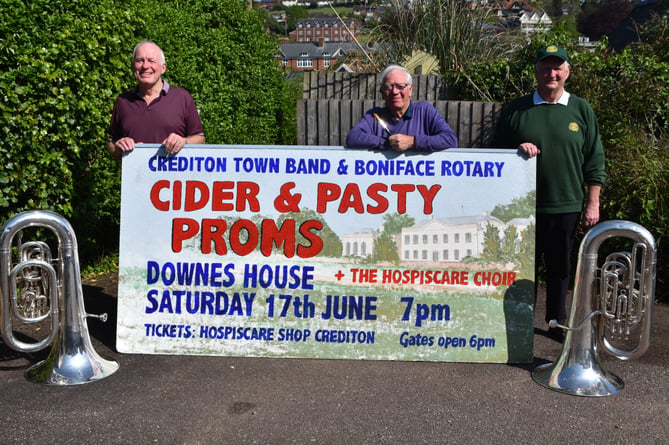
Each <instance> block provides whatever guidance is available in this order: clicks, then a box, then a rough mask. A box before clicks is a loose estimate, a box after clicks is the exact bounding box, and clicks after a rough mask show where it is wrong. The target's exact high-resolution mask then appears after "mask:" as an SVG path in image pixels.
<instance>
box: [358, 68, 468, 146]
mask: <svg viewBox="0 0 669 445" xmlns="http://www.w3.org/2000/svg"><path fill="white" fill-rule="evenodd" d="M412 92H413V85H412V78H411V75H410V74H409V72H408V71H407V70H406V69H404V68H403V67H401V66H399V65H390V66H389V67H387V68H386V69H384V70H383V72H382V73H381V94H382V95H383V99H384V100H385V101H386V106H385V107H376V108H372V109H371V110H369V111H368V112H367V113H365V115H364V116H363V117H362V119H361V120H360V122H358V124H357V125H356V126H355V127H353V128H351V131H349V132H348V135H347V136H346V146H347V147H352V148H376V149H391V150H395V151H398V152H403V151H407V150H416V151H427V152H431V151H438V150H445V149H447V148H453V147H457V146H458V137H457V136H456V135H455V133H454V132H453V130H452V129H451V127H450V126H449V125H448V123H447V122H446V121H445V120H444V118H443V117H441V115H440V114H439V112H438V111H437V110H436V109H435V108H434V107H433V106H432V105H431V104H429V103H427V102H415V103H412V102H411V93H412Z"/></svg>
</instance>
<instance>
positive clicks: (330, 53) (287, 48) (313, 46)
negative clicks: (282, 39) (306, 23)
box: [279, 42, 357, 59]
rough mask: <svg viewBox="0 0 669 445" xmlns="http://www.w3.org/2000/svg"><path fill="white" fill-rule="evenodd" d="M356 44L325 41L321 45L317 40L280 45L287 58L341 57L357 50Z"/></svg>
mask: <svg viewBox="0 0 669 445" xmlns="http://www.w3.org/2000/svg"><path fill="white" fill-rule="evenodd" d="M356 48H357V47H356V45H355V44H354V43H351V42H324V43H323V44H322V46H319V45H318V43H315V42H305V43H282V44H281V45H279V52H280V53H281V56H282V57H284V58H286V59H298V58H300V57H305V58H310V59H318V58H322V57H326V54H327V57H339V56H344V55H346V54H348V53H350V52H353V51H356Z"/></svg>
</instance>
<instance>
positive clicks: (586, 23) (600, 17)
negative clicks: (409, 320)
mask: <svg viewBox="0 0 669 445" xmlns="http://www.w3.org/2000/svg"><path fill="white" fill-rule="evenodd" d="M632 9H633V6H632V4H631V3H630V2H628V1H627V0H612V1H609V2H606V3H602V4H600V5H599V6H598V7H597V8H595V9H593V10H590V11H587V12H584V13H582V14H581V15H579V16H578V20H577V29H578V32H580V33H581V34H583V35H585V36H588V37H590V38H591V39H593V40H598V39H600V38H601V37H602V36H606V35H609V34H611V33H612V32H613V30H614V29H616V27H617V26H618V25H619V24H620V22H622V21H623V20H624V19H625V18H626V17H627V16H628V15H629V13H630V12H631V11H632Z"/></svg>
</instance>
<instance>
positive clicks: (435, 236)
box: [432, 235, 439, 244]
mask: <svg viewBox="0 0 669 445" xmlns="http://www.w3.org/2000/svg"><path fill="white" fill-rule="evenodd" d="M438 242H439V235H432V243H433V244H437V243H438Z"/></svg>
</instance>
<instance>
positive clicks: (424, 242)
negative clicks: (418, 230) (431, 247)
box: [423, 235, 427, 244]
mask: <svg viewBox="0 0 669 445" xmlns="http://www.w3.org/2000/svg"><path fill="white" fill-rule="evenodd" d="M423 244H427V235H423Z"/></svg>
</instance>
